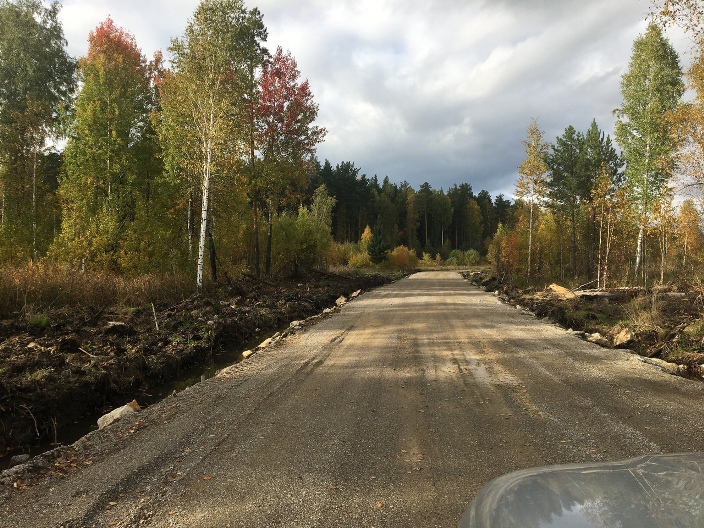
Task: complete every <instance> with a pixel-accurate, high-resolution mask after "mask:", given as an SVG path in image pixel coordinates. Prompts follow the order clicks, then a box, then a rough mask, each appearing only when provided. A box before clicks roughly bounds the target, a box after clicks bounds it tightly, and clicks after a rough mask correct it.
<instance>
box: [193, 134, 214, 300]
mask: <svg viewBox="0 0 704 528" xmlns="http://www.w3.org/2000/svg"><path fill="white" fill-rule="evenodd" d="M211 162H212V147H211V145H210V144H209V143H208V144H207V145H206V161H205V164H204V165H203V203H202V205H201V209H200V238H199V241H198V265H197V269H196V286H197V287H198V289H199V290H200V289H201V288H202V287H203V260H204V256H205V236H206V233H207V228H208V198H209V194H210V167H211Z"/></svg>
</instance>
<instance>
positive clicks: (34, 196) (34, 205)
mask: <svg viewBox="0 0 704 528" xmlns="http://www.w3.org/2000/svg"><path fill="white" fill-rule="evenodd" d="M36 261H37V151H36V150H35V151H34V161H33V164H32V262H36Z"/></svg>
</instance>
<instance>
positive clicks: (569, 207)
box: [547, 125, 591, 278]
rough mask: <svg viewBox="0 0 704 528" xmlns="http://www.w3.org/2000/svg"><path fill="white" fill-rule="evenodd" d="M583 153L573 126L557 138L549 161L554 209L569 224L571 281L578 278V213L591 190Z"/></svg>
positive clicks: (579, 133) (581, 136)
mask: <svg viewBox="0 0 704 528" xmlns="http://www.w3.org/2000/svg"><path fill="white" fill-rule="evenodd" d="M583 150H584V135H583V134H582V133H581V132H578V131H577V130H575V128H574V127H573V126H572V125H570V126H568V127H567V128H566V129H565V133H564V134H563V135H562V136H561V137H558V138H557V140H556V142H555V144H554V145H553V146H552V149H551V152H550V154H549V155H548V158H547V162H548V165H549V167H550V179H549V181H548V185H549V187H550V195H551V198H552V204H553V207H554V208H555V209H557V210H560V211H561V212H562V213H564V214H565V215H566V216H567V218H569V220H570V234H571V245H570V247H571V252H570V256H571V270H572V278H576V277H577V211H578V209H579V206H580V203H581V201H582V200H584V199H585V198H587V197H588V195H589V192H590V190H591V182H590V180H589V174H588V173H587V172H586V171H585V170H584V169H585V167H584V154H583Z"/></svg>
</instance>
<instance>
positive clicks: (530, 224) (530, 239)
mask: <svg viewBox="0 0 704 528" xmlns="http://www.w3.org/2000/svg"><path fill="white" fill-rule="evenodd" d="M532 253H533V199H532V198H531V200H530V216H529V220H528V274H527V277H528V282H530V268H531V255H532Z"/></svg>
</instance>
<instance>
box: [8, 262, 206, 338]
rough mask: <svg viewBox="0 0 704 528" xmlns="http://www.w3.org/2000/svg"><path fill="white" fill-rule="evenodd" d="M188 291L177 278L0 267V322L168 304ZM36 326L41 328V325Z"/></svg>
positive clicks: (185, 281)
mask: <svg viewBox="0 0 704 528" xmlns="http://www.w3.org/2000/svg"><path fill="white" fill-rule="evenodd" d="M194 291H195V286H194V281H193V280H192V278H191V277H190V276H186V275H183V274H168V273H166V274H149V275H140V276H135V277H128V276H122V275H118V274H116V273H111V272H107V271H86V272H81V271H79V270H74V269H71V268H69V267H67V266H60V265H56V264H51V263H48V264H44V263H43V264H39V265H28V266H22V267H18V266H9V265H5V266H0V318H6V317H12V316H17V315H19V314H42V313H46V312H49V311H50V310H55V309H60V308H67V307H92V308H96V307H104V306H123V307H134V306H145V305H150V304H151V303H154V304H160V303H174V302H179V301H181V300H183V299H185V298H187V297H189V296H190V295H192V294H193V293H194ZM34 317H42V316H34ZM37 322H38V323H40V324H39V325H38V326H41V321H40V320H37Z"/></svg>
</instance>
